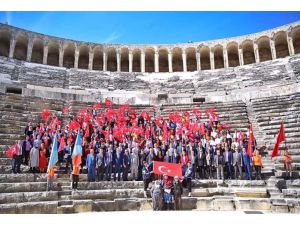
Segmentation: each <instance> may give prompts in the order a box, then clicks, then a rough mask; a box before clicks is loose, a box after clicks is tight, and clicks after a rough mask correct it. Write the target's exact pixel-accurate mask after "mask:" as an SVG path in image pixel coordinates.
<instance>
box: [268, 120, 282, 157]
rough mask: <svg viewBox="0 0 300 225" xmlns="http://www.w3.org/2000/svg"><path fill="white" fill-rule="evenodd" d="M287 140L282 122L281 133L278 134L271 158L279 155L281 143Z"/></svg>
mask: <svg viewBox="0 0 300 225" xmlns="http://www.w3.org/2000/svg"><path fill="white" fill-rule="evenodd" d="M284 140H285V135H284V127H283V123H281V126H280V130H279V134H278V136H277V141H276V144H275V146H274V149H273V152H272V156H271V159H272V158H273V157H276V156H277V155H278V152H279V145H280V143H281V142H282V141H284Z"/></svg>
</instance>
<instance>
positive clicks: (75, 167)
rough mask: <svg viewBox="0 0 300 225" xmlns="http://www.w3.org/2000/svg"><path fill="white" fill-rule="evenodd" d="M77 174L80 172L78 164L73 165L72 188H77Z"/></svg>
mask: <svg viewBox="0 0 300 225" xmlns="http://www.w3.org/2000/svg"><path fill="white" fill-rule="evenodd" d="M79 174H80V166H76V165H74V166H73V171H72V189H73V190H77V188H78V181H79Z"/></svg>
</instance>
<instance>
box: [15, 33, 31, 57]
mask: <svg viewBox="0 0 300 225" xmlns="http://www.w3.org/2000/svg"><path fill="white" fill-rule="evenodd" d="M27 51H28V37H27V35H26V34H23V33H19V34H18V35H17V38H16V45H15V51H14V58H15V59H18V60H26V58H27Z"/></svg>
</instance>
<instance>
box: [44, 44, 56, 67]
mask: <svg viewBox="0 0 300 225" xmlns="http://www.w3.org/2000/svg"><path fill="white" fill-rule="evenodd" d="M47 65H51V66H59V44H58V43H57V42H56V41H50V42H49V44H48V57H47Z"/></svg>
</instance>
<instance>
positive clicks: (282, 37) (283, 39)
mask: <svg viewBox="0 0 300 225" xmlns="http://www.w3.org/2000/svg"><path fill="white" fill-rule="evenodd" d="M274 42H275V50H276V58H277V59H279V58H284V57H286V56H289V46H288V43H287V36H286V32H284V31H279V32H277V33H276V34H275V35H274Z"/></svg>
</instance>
